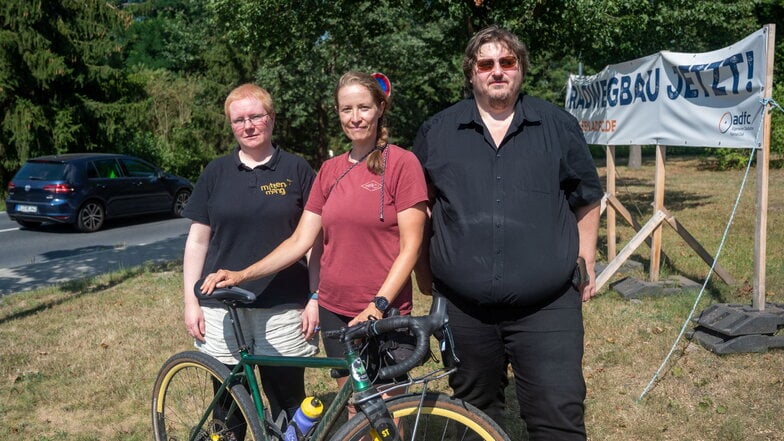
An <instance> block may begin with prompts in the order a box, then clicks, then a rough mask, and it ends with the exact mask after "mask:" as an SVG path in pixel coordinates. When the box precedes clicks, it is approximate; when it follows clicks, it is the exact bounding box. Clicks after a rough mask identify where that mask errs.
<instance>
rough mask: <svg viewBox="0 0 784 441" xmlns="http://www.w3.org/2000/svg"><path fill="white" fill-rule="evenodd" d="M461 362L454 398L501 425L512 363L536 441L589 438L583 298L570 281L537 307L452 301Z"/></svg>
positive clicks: (522, 407)
mask: <svg viewBox="0 0 784 441" xmlns="http://www.w3.org/2000/svg"><path fill="white" fill-rule="evenodd" d="M448 313H449V322H450V325H451V327H452V331H453V332H454V336H455V342H456V343H455V344H456V347H457V354H458V356H459V357H460V361H461V365H460V368H459V369H458V371H457V372H456V373H455V374H453V375H452V376H451V377H450V379H449V385H450V386H451V387H452V389H453V391H454V394H455V396H456V397H458V398H461V399H463V400H465V401H467V402H469V403H471V404H473V405H474V406H476V407H478V408H479V409H482V410H483V411H484V412H485V413H487V414H488V415H489V416H490V417H491V418H493V419H494V420H495V421H497V422H498V423H499V424H501V425H504V421H503V415H504V410H505V407H506V400H505V398H504V389H505V387H506V386H507V385H508V383H509V380H508V377H507V368H508V366H509V364H510V363H511V365H512V369H513V371H514V378H515V387H516V392H517V400H518V402H519V404H520V417H522V419H523V420H524V421H525V423H526V426H527V428H528V434H529V437H530V440H531V441H541V440H547V441H555V440H585V439H586V435H585V423H584V404H583V402H584V400H585V381H584V380H583V374H582V357H583V322H582V302H581V300H580V296H579V294H578V293H577V291H576V290H575V289H574V288H573V287H571V286H569V287H568V288H567V289H566V292H564V293H563V294H562V295H561V296H560V297H558V298H556V300H554V301H553V302H551V303H549V304H547V305H544V306H542V307H538V308H519V309H516V308H509V307H504V308H483V307H477V306H476V305H466V304H460V303H459V302H458V303H455V302H454V301H450V302H449V305H448Z"/></svg>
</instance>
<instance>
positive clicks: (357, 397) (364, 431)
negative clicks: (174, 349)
mask: <svg viewBox="0 0 784 441" xmlns="http://www.w3.org/2000/svg"><path fill="white" fill-rule="evenodd" d="M197 286H199V284H197ZM196 291H197V292H196V294H197V297H201V298H205V297H204V296H203V295H202V294H201V293H200V292H198V290H196ZM210 298H212V299H219V300H221V301H222V302H223V303H224V304H226V306H227V307H228V310H229V316H230V318H231V321H232V326H233V327H234V329H235V334H236V336H237V340H238V343H239V347H240V361H239V363H238V364H237V365H236V366H235V367H234V368H233V370H231V371H230V370H229V369H228V368H227V367H226V366H225V365H223V364H222V363H220V362H219V361H217V360H216V359H214V358H212V357H211V356H209V355H207V354H203V353H201V352H196V351H186V352H181V353H179V354H176V355H174V356H172V357H171V358H169V359H168V360H167V361H166V362H165V363H164V364H163V367H162V368H161V370H160V372H159V374H158V377H157V379H156V380H155V386H154V388H153V394H152V426H153V432H154V435H155V440H157V441H175V440H177V441H185V440H190V441H234V440H237V441H241V440H243V439H245V440H253V441H282V440H283V439H284V435H283V430H284V429H285V428H283V427H279V426H278V425H277V424H275V422H273V421H272V418H271V416H270V415H269V414H270V412H268V411H267V409H265V406H264V402H263V400H262V397H261V391H260V387H259V382H258V379H257V377H256V373H255V369H254V366H256V365H259V366H296V367H306V368H319V369H347V370H348V372H349V381H346V382H345V385H344V386H343V387H342V388H341V389H340V390H339V391H338V392H337V395H336V397H335V398H334V399H333V400H332V402H331V403H330V405H329V406H328V407H326V408H325V410H324V413H323V415H322V417H321V419H320V420H319V421H318V422H317V423H316V424H314V425H313V427H311V428H310V430H309V431H308V432H307V433H305V434H303V436H302V437H301V438H300V440H301V441H322V440H327V439H330V440H335V441H350V440H354V441H359V440H368V441H402V440H406V441H411V440H422V441H427V440H455V441H456V440H469V439H470V440H484V441H509V437H508V436H507V435H506V433H504V431H503V430H502V429H501V428H500V427H499V426H498V424H496V423H495V422H494V421H493V420H491V419H490V417H488V416H487V415H485V414H484V413H483V412H481V411H480V410H479V409H477V408H475V407H473V406H471V405H470V404H468V403H465V402H463V401H461V400H458V399H454V398H450V397H449V396H447V395H445V394H443V393H439V392H432V391H428V383H429V382H431V381H433V380H436V379H439V378H442V377H444V376H446V375H449V374H450V373H451V372H453V371H454V370H455V369H456V368H457V367H456V366H457V364H459V361H458V359H457V356H456V355H455V353H454V342H453V341H452V339H451V332H450V331H449V322H448V317H447V314H446V304H445V301H444V299H443V298H441V297H439V296H434V297H433V305H432V307H431V310H430V314H429V315H426V316H421V317H412V316H396V317H389V318H383V319H379V320H371V321H367V322H364V323H361V324H358V325H355V326H351V327H345V328H341V329H339V330H334V331H326V332H323V335H324V337H325V338H338V339H340V340H341V342H343V343H345V347H346V352H345V357H344V358H336V357H283V356H257V355H252V354H250V352H249V349H248V346H247V345H246V343H245V341H244V337H243V335H242V330H241V329H240V326H239V320H238V317H237V311H236V308H237V305H238V304H240V303H250V302H252V301H253V300H254V299H255V295H254V294H253V293H252V292H250V291H246V290H243V289H241V288H236V287H233V288H224V289H217V290H215V291H214V292H213V293H212V294H211V295H210ZM402 329H408V330H410V331H411V332H412V334H413V335H414V336H415V337H416V347H415V349H414V351H413V353H412V355H411V356H410V357H408V358H406V359H405V360H402V361H400V362H398V363H397V364H394V365H389V366H384V367H381V368H379V369H378V372H377V374H373V373H371V374H369V373H368V372H367V370H366V362H365V360H364V359H363V357H361V356H360V350H361V347H362V342H367V341H369V340H372V339H380V338H383V336H384V334H385V333H389V332H392V331H395V330H402ZM431 335H434V336H435V337H436V338H437V339H438V341H439V350H440V352H441V355H442V358H443V365H444V367H442V368H437V369H435V370H433V371H430V372H428V373H426V374H424V375H422V376H419V377H417V378H412V377H411V376H410V375H409V374H408V373H409V371H410V370H411V369H413V368H414V367H415V366H417V365H420V364H421V360H423V359H424V358H425V357H426V356H427V355H428V354H430V344H429V343H430V336H431ZM371 377H373V378H371ZM401 377H402V378H404V379H405V380H404V381H400V378H401ZM376 379H395V382H394V383H392V384H391V385H384V386H380V387H379V388H378V390H377V388H376V387H375V386H374V385H373V381H374V380H376ZM414 384H417V385H421V392H416V393H406V394H404V395H398V396H396V397H394V398H392V399H389V400H384V398H382V393H383V392H387V391H390V390H393V389H398V388H407V387H408V386H411V385H414ZM382 388H383V390H381V389H382ZM349 404H350V405H354V406H356V407H357V408H358V410H359V411H358V412H357V415H356V416H354V417H352V418H351V419H349V420H348V421H346V422H344V423H342V424H338V421H339V417H340V415H341V412H342V411H343V409H345V408H346V406H347V405H349Z"/></svg>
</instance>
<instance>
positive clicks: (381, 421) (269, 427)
mask: <svg viewBox="0 0 784 441" xmlns="http://www.w3.org/2000/svg"><path fill="white" fill-rule="evenodd" d="M251 295H252V293H251ZM224 303H225V304H226V306H227V307H228V311H229V319H230V321H231V324H232V327H233V328H234V331H235V336H236V338H237V343H238V345H239V355H240V359H239V362H238V363H237V364H236V366H234V368H233V369H232V370H231V372H230V373H229V375H228V377H226V379H224V381H223V382H222V384H221V385H220V387H219V388H218V389H217V390H216V391H215V393H214V396H213V398H212V401H211V402H210V404H209V406H208V407H207V409H206V411H205V412H204V413H203V414H202V416H201V419H200V421H199V423H198V426H197V427H201V426H203V425H204V424H205V423H206V422H207V421H208V419H209V418H210V416H211V415H212V414H213V411H214V410H215V409H216V408H217V407H218V406H219V402H220V400H222V399H223V397H224V393H227V392H228V391H227V388H229V387H233V386H234V385H236V384H237V383H238V382H240V381H241V380H243V379H244V380H245V384H246V385H247V388H248V390H249V392H250V396H251V398H252V401H253V405H254V407H255V409H254V410H255V413H256V415H255V416H256V417H258V421H259V422H260V423H261V426H262V439H261V440H257V441H269V440H270V431H271V432H272V433H274V435H276V436H277V437H279V438H280V439H282V438H283V434H282V433H281V432H280V429H279V428H278V427H277V426H276V425H275V424H273V423H271V421H270V420H268V419H267V416H266V415H265V408H264V404H263V401H262V395H261V387H260V382H259V380H258V378H257V377H256V373H255V372H254V367H255V366H278V367H287V366H288V367H301V368H316V369H326V368H332V369H348V371H349V379H348V381H346V382H345V383H344V384H343V386H342V387H341V388H340V390H338V392H337V395H336V397H335V399H334V400H332V402H331V403H330V405H329V406H328V407H327V409H325V411H324V414H323V415H322V417H321V420H320V421H319V422H318V423H317V424H316V425H315V426H314V427H313V428H312V429H311V432H309V433H307V434H305V435H306V437H307V438H306V439H307V440H308V441H324V440H325V439H326V437H327V435H329V433H330V431H331V430H332V428H333V426H334V425H335V423H336V422H337V420H338V417H339V416H340V414H341V413H342V411H343V409H344V408H345V407H346V406H347V405H348V404H352V405H355V406H356V407H358V409H359V411H361V412H362V413H363V414H364V415H365V416H366V417H367V419H368V421H369V423H370V426H371V427H372V429H373V432H372V438H373V439H374V440H381V441H399V440H400V434H399V432H398V428H397V426H396V424H395V422H394V421H393V419H392V416H391V414H390V411H389V409H388V408H387V405H386V403H385V402H384V398H383V396H382V394H384V393H386V392H388V391H391V390H394V389H399V388H407V387H408V386H410V385H412V384H422V385H423V386H424V387H423V390H422V393H421V399H420V400H424V398H425V395H426V393H427V384H428V383H429V382H430V381H432V380H434V379H438V378H441V377H443V376H445V375H449V374H450V373H452V372H454V370H455V369H456V365H453V364H452V363H449V367H447V366H445V369H439V370H436V371H432V372H429V373H427V374H425V375H423V376H421V377H419V378H415V379H414V378H411V377H409V378H408V381H406V382H403V383H395V384H392V385H389V386H388V387H383V388H381V390H376V388H375V387H374V386H373V381H372V380H371V379H370V378H369V376H368V374H367V371H366V366H365V363H364V360H363V359H362V358H361V357H360V354H359V346H358V345H357V340H355V338H357V337H352V336H351V335H357V334H356V333H355V334H351V335H350V334H344V333H343V330H341V331H339V335H340V336H341V339H342V341H343V343H344V344H345V348H346V355H345V357H344V358H337V357H288V356H280V355H277V356H266V355H253V354H251V353H250V348H249V346H248V345H247V344H246V342H245V337H244V335H243V333H242V329H241V326H240V323H239V316H238V313H237V310H236V308H237V304H238V300H229V299H224ZM441 305H443V303H441ZM434 307H435V303H434ZM442 307H443V306H442ZM442 311H443V310H442ZM442 314H443V312H442ZM376 323H380V322H374V323H373V324H372V325H371V324H369V326H370V328H372V331H373V332H372V333H371V332H369V331H370V329H368V328H365V329H364V331H362V332H368V334H366V335H367V336H370V335H379V334H378V333H379V332H382V333H383V332H389V330H391V329H394V327H395V324H397V325H399V324H400V323H399V322H385V323H386V325H387V326H386V327H385V328H386V330H381V329H379V328H376ZM442 326H444V327H443V328H442V331H441V332H442V333H443V335H444V337H445V338H444V340H442V342H441V344H442V347H441V348H440V349H441V352H442V353H445V350H444V347H443V345H444V344H445V342H446V343H449V344H448V346H450V347H452V348H453V347H454V344H453V342H452V341H451V336H450V334H449V333H448V332H447V331H448V329H447V328H446V327H445V325H442ZM417 329H420V331H421V329H422V328H417ZM355 330H356V331H359V328H356V329H355ZM422 332H423V331H421V332H420V333H419V334H418V335H419V336H420V341H419V343H420V344H421V343H422V340H421V338H422V337H423V336H424V335H425V334H423V333H422ZM428 332H431V333H432V332H433V331H428ZM328 334H329V333H328ZM331 334H332V335H333V336H335V335H338V334H336V333H335V331H333V332H331ZM440 338H441V337H439V339H440ZM423 355H424V353H421V354H419V355H418V356H419V357H421V356H423ZM451 358H453V359H454V360H453V361H457V362H458V363H459V360H457V358H456V356H454V355H453V356H452V357H451ZM401 366H405V365H401ZM411 366H413V365H410V366H408V368H407V369H411ZM384 369H388V368H384ZM392 372H394V371H387V372H386V375H388V376H387V377H385V378H391V377H393V376H394V375H396V374H393V373H392ZM401 372H403V371H402V370H401ZM417 395H419V394H417ZM420 402H421V401H420ZM420 408H421V404H420ZM246 417H248V418H250V417H252V415H246ZM418 419H419V413H417V419H416V422H415V427H416V424H418ZM197 435H198V434H197V433H193V434H192V435H191V437H190V439H191V440H192V441H193V440H194V437H196V436H197Z"/></svg>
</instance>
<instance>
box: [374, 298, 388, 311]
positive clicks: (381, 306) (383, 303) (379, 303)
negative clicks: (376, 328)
mask: <svg viewBox="0 0 784 441" xmlns="http://www.w3.org/2000/svg"><path fill="white" fill-rule="evenodd" d="M373 304H374V305H376V309H378V310H379V311H381V312H386V310H387V309H388V308H389V300H387V299H386V298H385V297H381V296H377V297H373Z"/></svg>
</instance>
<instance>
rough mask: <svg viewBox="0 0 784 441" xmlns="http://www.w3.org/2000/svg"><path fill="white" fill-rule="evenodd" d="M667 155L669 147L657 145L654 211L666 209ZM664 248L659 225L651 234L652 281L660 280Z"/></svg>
mask: <svg viewBox="0 0 784 441" xmlns="http://www.w3.org/2000/svg"><path fill="white" fill-rule="evenodd" d="M666 155H667V147H666V146H663V145H657V146H656V177H655V178H654V184H653V185H654V187H653V212H654V213H657V212H659V211H663V210H664V176H665V173H664V162H665V156H666ZM661 249H662V226H661V225H659V226H657V227H656V229H654V230H653V234H652V235H651V268H650V281H651V282H658V281H659V266H660V263H661Z"/></svg>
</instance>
